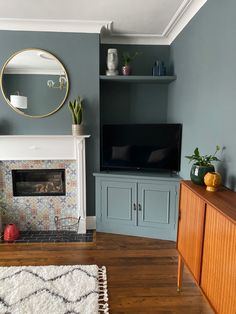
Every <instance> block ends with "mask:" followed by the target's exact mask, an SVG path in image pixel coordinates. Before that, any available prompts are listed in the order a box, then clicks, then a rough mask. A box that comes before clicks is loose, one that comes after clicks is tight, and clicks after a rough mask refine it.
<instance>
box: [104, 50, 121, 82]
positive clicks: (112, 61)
mask: <svg viewBox="0 0 236 314" xmlns="http://www.w3.org/2000/svg"><path fill="white" fill-rule="evenodd" d="M117 66H118V54H117V49H113V48H110V49H108V51H107V69H108V70H107V71H106V75H107V76H114V75H118V71H117Z"/></svg>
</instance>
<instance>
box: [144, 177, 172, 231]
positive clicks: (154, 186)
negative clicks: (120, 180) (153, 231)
mask: <svg viewBox="0 0 236 314" xmlns="http://www.w3.org/2000/svg"><path fill="white" fill-rule="evenodd" d="M176 193H177V191H176V187H175V186H172V185H170V184H168V185H167V184H160V183H159V184H158V183H156V182H152V183H138V225H139V226H142V227H155V228H164V227H165V226H166V225H169V224H170V223H172V224H173V223H175V200H176Z"/></svg>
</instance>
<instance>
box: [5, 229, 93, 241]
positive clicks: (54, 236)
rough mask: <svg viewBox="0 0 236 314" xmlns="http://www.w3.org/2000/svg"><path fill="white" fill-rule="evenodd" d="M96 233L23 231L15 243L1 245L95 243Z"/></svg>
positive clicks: (88, 231) (89, 231)
mask: <svg viewBox="0 0 236 314" xmlns="http://www.w3.org/2000/svg"><path fill="white" fill-rule="evenodd" d="M94 241H95V231H94V230H87V232H86V233H83V234H78V233H76V232H72V231H55V230H53V231H21V232H20V237H19V239H17V240H15V241H4V240H3V238H2V239H0V243H48V242H50V243H57V242H60V243H62V242H63V243H64V242H78V243H84V242H86V243H87V242H94Z"/></svg>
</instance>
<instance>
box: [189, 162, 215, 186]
mask: <svg viewBox="0 0 236 314" xmlns="http://www.w3.org/2000/svg"><path fill="white" fill-rule="evenodd" d="M214 171H215V168H214V166H213V165H209V166H198V165H192V168H191V171H190V178H191V180H192V182H193V183H195V184H198V185H205V184H204V176H205V175H206V174H207V172H214Z"/></svg>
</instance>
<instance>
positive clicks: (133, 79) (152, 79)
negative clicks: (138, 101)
mask: <svg viewBox="0 0 236 314" xmlns="http://www.w3.org/2000/svg"><path fill="white" fill-rule="evenodd" d="M100 80H101V81H107V82H120V83H121V82H122V83H125V82H128V83H155V84H169V83H171V82H173V81H175V80H176V76H175V75H173V76H141V75H129V76H123V75H117V76H106V75H100Z"/></svg>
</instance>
